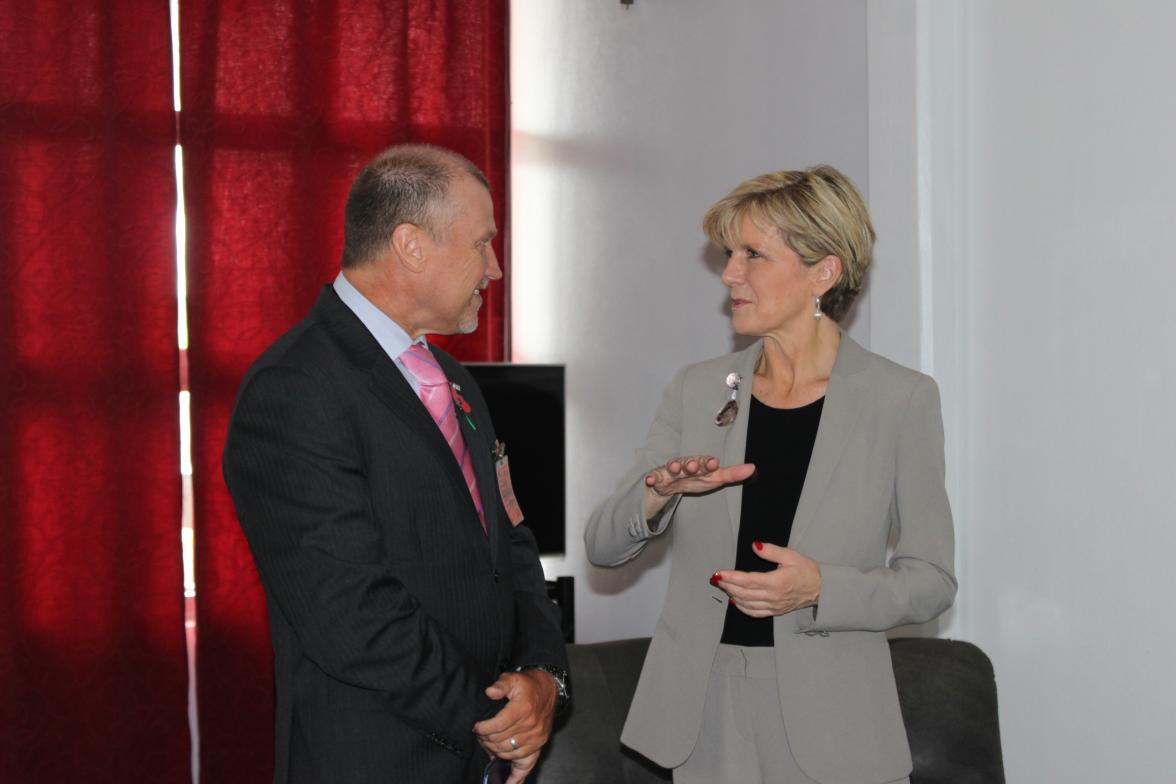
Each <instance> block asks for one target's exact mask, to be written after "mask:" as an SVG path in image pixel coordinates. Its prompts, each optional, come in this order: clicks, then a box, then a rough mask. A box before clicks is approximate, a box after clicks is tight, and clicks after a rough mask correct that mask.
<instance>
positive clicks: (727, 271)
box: [719, 256, 743, 286]
mask: <svg viewBox="0 0 1176 784" xmlns="http://www.w3.org/2000/svg"><path fill="white" fill-rule="evenodd" d="M719 279H720V280H721V281H723V285H724V286H734V285H735V284H736V283H739V282H740V281H741V280H742V279H743V264H742V262H740V261H739V260H738V259H737V258H735V257H734V256H731V257H729V258H728V259H727V266H725V267H723V274H722V275H721V276H720V278H719Z"/></svg>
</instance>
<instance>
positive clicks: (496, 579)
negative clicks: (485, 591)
mask: <svg viewBox="0 0 1176 784" xmlns="http://www.w3.org/2000/svg"><path fill="white" fill-rule="evenodd" d="M498 578H499V574H498V570H497V569H495V570H494V582H498Z"/></svg>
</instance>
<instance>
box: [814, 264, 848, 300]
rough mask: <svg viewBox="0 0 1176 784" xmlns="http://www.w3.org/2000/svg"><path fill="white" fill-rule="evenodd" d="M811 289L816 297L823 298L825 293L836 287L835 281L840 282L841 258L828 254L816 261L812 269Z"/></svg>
mask: <svg viewBox="0 0 1176 784" xmlns="http://www.w3.org/2000/svg"><path fill="white" fill-rule="evenodd" d="M811 269H812V275H813V288H814V289H815V290H816V292H817V296H819V297H823V296H824V295H825V292H827V291H828V290H829V289H831V288H833V287H834V286H835V285H837V281H839V280H841V271H842V264H841V257H840V256H834V255H833V254H829V255H828V256H826V257H825V258H823V259H821V260H820V261H818V262H817V263H816V264H814V265H813V266H812V267H811Z"/></svg>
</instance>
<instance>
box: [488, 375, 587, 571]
mask: <svg viewBox="0 0 1176 784" xmlns="http://www.w3.org/2000/svg"><path fill="white" fill-rule="evenodd" d="M465 366H466V367H467V368H468V369H469V371H470V373H471V374H473V376H474V380H475V381H477V382H478V386H479V387H480V388H481V390H482V394H483V395H484V396H485V398H486V405H487V406H489V408H490V416H491V418H492V419H493V420H494V432H495V433H496V434H497V436H498V440H499V441H502V442H503V443H504V444H506V455H507V457H508V458H509V459H510V475H511V480H512V482H513V484H514V490H515V497H516V498H517V499H518V502H519V508H520V509H521V510H522V512H523V518H524V523H525V524H526V525H527V527H528V528H530V529H531V530H532V531H533V532H534V534H535V540H536V542H537V543H538V545H539V553H540V554H541V555H562V554H563V553H564V551H565V549H566V548H565V543H564V498H565V488H564V481H565V472H564V367H563V365H516V364H511V363H497V362H485V363H483V362H470V363H466V365H465Z"/></svg>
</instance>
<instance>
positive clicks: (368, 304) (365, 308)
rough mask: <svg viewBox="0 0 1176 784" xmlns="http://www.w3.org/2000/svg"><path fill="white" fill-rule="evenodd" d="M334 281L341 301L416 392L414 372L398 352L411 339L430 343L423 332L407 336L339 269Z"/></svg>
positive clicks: (407, 345)
mask: <svg viewBox="0 0 1176 784" xmlns="http://www.w3.org/2000/svg"><path fill="white" fill-rule="evenodd" d="M333 285H334V287H335V293H336V294H338V295H339V299H341V300H343V304H344V305H346V306H347V307H348V308H350V309H351V312H352V313H354V314H355V315H356V317H357V318H358V319H359V320H360V321H362V322H363V325H364V326H365V327H367V331H368V332H370V333H372V337H374V338H375V339H376V342H377V343H379V344H380V347H381V348H382V349H384V353H386V354H387V355H388V357H389V358H390V359H391V360H392V361H393V362H395V363H396V368H397V370H399V371H400V374H401V375H402V376H404V380H405V381H407V382H408V383H409V385H410V386H412V391H413V392H416V393H417V394H418V395H419V394H420V392H421V390H420V384H418V383H417V380H416V376H414V375H413V374H412V371H410V370H409V369H408V368H407V367H405V366H404V363H403V362H401V361H400V355H401V354H403V353H404V352H405V351H407V350H408V347H409V346H411V345H412V344H413V343H420V344H422V345H424V346H425V347H426V348H427V347H428V345H429V344H428V343H426V342H425V338H424V336H423V335H422V336H421V337H419V338H417V339H416V340H415V341H414V340H413V339H412V338H410V337H409V336H408V333H407V332H405V331H404V328H403V327H401V326H400V325H399V324H397V323H396V322H395V321H393V320H392V319H390V318H388V314H386V313H385V312H384V311H382V310H380V309H379V308H377V307H376V306H375V305H373V304H372V301H371V300H370V299H368V298H367V297H365V296H364V295H363V294H360V293H359V289H357V288H355V286H352V285H351V281H349V280H347V278H346V277H345V276H344V275H343V273H342V272H340V273H339V276H338V277H337V278H335V283H334V284H333Z"/></svg>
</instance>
